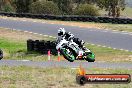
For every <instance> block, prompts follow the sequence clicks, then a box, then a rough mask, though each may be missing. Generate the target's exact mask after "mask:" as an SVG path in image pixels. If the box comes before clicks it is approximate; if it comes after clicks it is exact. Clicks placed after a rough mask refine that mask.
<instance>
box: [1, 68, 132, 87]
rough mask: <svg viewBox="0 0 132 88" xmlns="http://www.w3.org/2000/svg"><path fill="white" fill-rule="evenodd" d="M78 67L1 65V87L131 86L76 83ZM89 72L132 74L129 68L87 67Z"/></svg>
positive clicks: (131, 84) (127, 85)
mask: <svg viewBox="0 0 132 88" xmlns="http://www.w3.org/2000/svg"><path fill="white" fill-rule="evenodd" d="M77 72H78V70H77V69H70V68H36V67H26V66H19V67H8V66H1V67H0V88H131V86H132V83H130V84H86V85H84V86H80V85H78V84H77V83H76V79H75V78H76V74H77ZM86 73H87V74H108V73H109V74H117V73H118V74H132V70H127V69H102V68H91V69H86Z"/></svg>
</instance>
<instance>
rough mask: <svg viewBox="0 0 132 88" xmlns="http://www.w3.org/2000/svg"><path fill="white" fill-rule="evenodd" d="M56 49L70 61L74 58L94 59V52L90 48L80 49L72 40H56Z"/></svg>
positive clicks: (92, 60) (89, 60) (91, 60)
mask: <svg viewBox="0 0 132 88" xmlns="http://www.w3.org/2000/svg"><path fill="white" fill-rule="evenodd" d="M56 49H57V50H59V51H60V53H61V54H62V55H63V56H64V58H65V59H67V60H68V61H70V62H73V61H74V60H86V61H88V62H94V61H95V54H94V53H93V52H92V51H91V50H90V49H87V48H85V49H81V48H80V47H79V45H78V44H76V43H75V42H73V40H70V41H67V40H66V39H65V38H62V39H61V40H57V45H56Z"/></svg>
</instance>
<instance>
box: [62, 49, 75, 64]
mask: <svg viewBox="0 0 132 88" xmlns="http://www.w3.org/2000/svg"><path fill="white" fill-rule="evenodd" d="M68 50H69V51H70V52H68ZM60 52H61V54H62V55H63V56H64V58H65V59H67V60H68V61H70V62H73V61H74V60H75V56H74V54H73V52H72V50H71V49H69V48H68V49H66V48H62V49H61V50H60Z"/></svg>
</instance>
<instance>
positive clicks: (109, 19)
mask: <svg viewBox="0 0 132 88" xmlns="http://www.w3.org/2000/svg"><path fill="white" fill-rule="evenodd" d="M0 15H1V16H8V17H26V18H37V19H47V20H61V21H82V22H98V23H112V24H132V18H112V17H94V16H77V15H63V16H59V15H44V14H31V13H6V12H0Z"/></svg>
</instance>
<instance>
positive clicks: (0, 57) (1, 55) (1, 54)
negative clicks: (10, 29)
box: [0, 49, 3, 60]
mask: <svg viewBox="0 0 132 88" xmlns="http://www.w3.org/2000/svg"><path fill="white" fill-rule="evenodd" d="M2 58H3V51H2V50H1V49H0V60H1V59H2Z"/></svg>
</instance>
